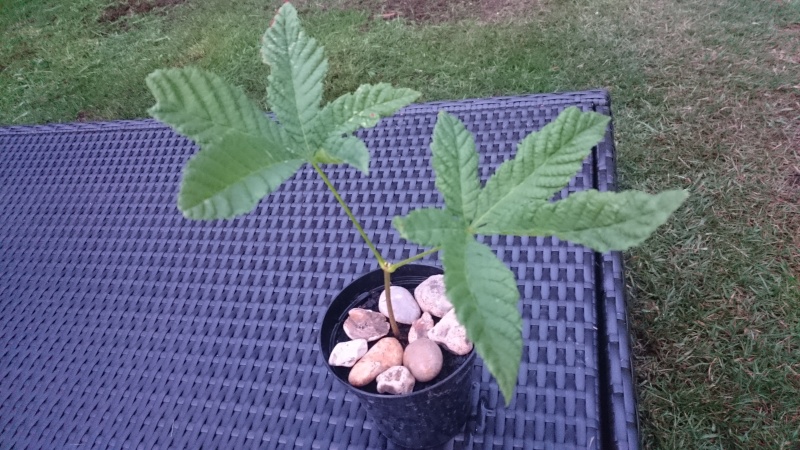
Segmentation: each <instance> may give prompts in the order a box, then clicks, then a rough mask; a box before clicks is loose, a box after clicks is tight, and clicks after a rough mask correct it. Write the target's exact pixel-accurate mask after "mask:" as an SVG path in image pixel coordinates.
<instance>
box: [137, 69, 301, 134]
mask: <svg viewBox="0 0 800 450" xmlns="http://www.w3.org/2000/svg"><path fill="white" fill-rule="evenodd" d="M146 82H147V86H148V87H149V88H150V91H151V92H152V93H153V96H155V98H156V104H155V106H153V107H152V108H150V110H149V111H148V112H149V113H150V115H152V116H153V117H155V118H156V119H158V120H160V121H162V122H165V123H167V124H169V125H171V126H172V127H173V128H175V129H176V130H177V131H178V132H179V133H181V134H182V135H184V136H186V137H188V138H190V139H192V140H194V141H195V142H196V143H197V144H199V145H200V146H203V145H206V144H211V143H214V142H217V141H219V140H220V139H221V138H222V137H223V136H224V135H225V134H226V133H228V132H229V131H231V130H235V131H238V132H240V133H245V134H249V135H252V136H262V137H264V138H265V139H269V140H271V141H274V142H276V143H280V144H279V145H285V142H284V141H285V139H284V135H283V132H282V131H281V130H280V128H279V127H278V126H277V124H275V122H273V121H271V120H270V119H268V118H267V117H266V115H264V112H263V111H261V109H259V107H258V106H256V105H255V104H254V103H253V102H251V101H250V100H249V99H248V98H247V97H246V96H245V94H244V91H242V90H241V89H240V88H238V87H233V86H230V85H229V84H228V83H227V82H225V80H223V79H222V78H220V77H218V76H217V75H214V74H212V73H209V72H205V71H202V70H199V69H194V68H183V69H167V70H156V71H155V72H153V73H151V74H150V75H149V76H148V77H147V80H146Z"/></svg>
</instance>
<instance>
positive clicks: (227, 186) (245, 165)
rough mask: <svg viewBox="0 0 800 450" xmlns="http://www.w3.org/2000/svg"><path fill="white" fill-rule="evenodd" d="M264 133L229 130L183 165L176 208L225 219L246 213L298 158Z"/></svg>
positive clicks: (285, 176) (193, 214)
mask: <svg viewBox="0 0 800 450" xmlns="http://www.w3.org/2000/svg"><path fill="white" fill-rule="evenodd" d="M271 144H272V143H271V142H269V141H267V140H265V139H264V138H262V137H258V136H251V135H248V134H244V133H240V132H236V131H232V132H229V133H227V134H225V136H223V138H222V139H221V140H219V141H218V142H216V143H213V144H210V145H208V146H205V147H203V148H202V149H201V150H200V152H198V153H197V154H196V155H194V156H193V157H192V158H191V159H190V160H189V162H188V163H187V164H186V168H185V169H184V172H183V181H182V183H181V189H180V192H179V193H178V208H179V209H180V210H181V211H182V212H183V214H184V216H186V217H187V218H189V219H205V220H209V219H227V218H231V217H234V216H236V215H239V214H244V213H247V212H250V211H252V210H253V208H255V206H256V205H257V204H258V202H259V200H261V199H262V198H263V197H264V196H266V195H267V194H269V193H271V192H272V191H274V190H275V189H277V188H278V186H280V185H281V183H283V182H284V181H286V179H288V178H289V177H291V176H292V174H294V173H295V172H296V171H297V169H299V168H300V166H301V165H302V164H303V161H302V160H299V159H297V157H296V156H295V155H293V154H291V153H289V152H287V151H286V150H284V149H282V148H280V147H273V146H272V145H271Z"/></svg>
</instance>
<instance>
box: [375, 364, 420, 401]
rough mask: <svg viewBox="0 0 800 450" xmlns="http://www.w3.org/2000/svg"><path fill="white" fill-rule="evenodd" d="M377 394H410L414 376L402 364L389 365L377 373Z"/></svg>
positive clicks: (412, 388)
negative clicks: (384, 370)
mask: <svg viewBox="0 0 800 450" xmlns="http://www.w3.org/2000/svg"><path fill="white" fill-rule="evenodd" d="M377 381H378V393H379V394H395V395H403V394H410V393H411V392H412V391H413V390H414V384H415V380H414V376H412V375H411V372H409V370H408V369H407V368H405V367H403V366H394V367H390V368H388V369H387V370H386V372H383V373H382V374H380V375H378V378H377Z"/></svg>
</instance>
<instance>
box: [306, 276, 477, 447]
mask: <svg viewBox="0 0 800 450" xmlns="http://www.w3.org/2000/svg"><path fill="white" fill-rule="evenodd" d="M441 273H442V270H441V269H439V268H436V267H430V266H423V265H417V264H409V265H406V266H403V267H400V268H399V269H397V271H396V272H395V273H393V274H392V284H394V285H397V286H403V287H405V288H406V289H408V290H410V291H412V292H413V291H414V288H415V287H416V286H417V285H419V284H420V283H422V282H423V281H424V280H425V279H426V278H428V277H429V276H431V275H437V274H441ZM382 291H383V272H382V271H381V270H376V271H374V272H370V273H368V274H366V275H364V276H362V277H361V278H358V279H357V280H355V281H354V282H353V283H351V284H350V285H349V286H347V287H346V288H345V289H344V290H343V291H342V292H341V293H339V295H337V296H336V298H335V299H334V300H333V302H332V303H331V305H330V306H329V307H328V311H327V312H326V313H325V316H324V317H323V319H322V329H321V330H320V347H321V349H322V356H323V357H324V359H325V366H326V367H328V370H330V372H331V373H332V374H333V375H334V377H335V378H336V379H337V380H338V381H339V382H340V383H342V384H343V385H344V386H345V387H346V388H347V389H348V390H350V391H351V392H353V393H354V394H355V395H357V396H358V398H359V399H360V401H361V405H362V406H363V407H364V408H365V409H366V411H367V415H368V417H370V418H371V419H372V420H373V421H374V422H375V425H376V426H377V428H378V430H379V431H380V432H381V433H383V435H384V436H386V437H387V438H388V439H389V440H391V441H392V442H395V443H396V444H399V445H402V446H404V447H411V448H425V447H433V446H437V445H441V444H443V443H445V442H447V441H449V440H450V439H452V438H453V437H454V436H455V435H456V434H458V433H459V432H460V431H461V430H463V428H464V424H465V423H466V421H467V418H468V417H469V412H470V389H471V386H472V373H473V370H472V369H473V365H474V362H475V350H473V351H472V352H470V353H469V354H468V355H465V356H458V357H455V356H453V357H450V355H448V357H449V363H448V360H447V358H448V357H446V360H445V367H444V368H443V370H442V373H441V374H440V375H439V376H438V377H437V378H435V379H433V380H432V381H431V382H430V383H425V384H424V385H422V384H418V387H422V389H420V390H418V391H415V392H412V393H410V394H407V395H384V394H378V393H377V392H375V390H374V382H373V383H372V384H371V385H368V386H366V390H365V389H359V388H356V387H353V386H351V385H350V383H348V382H347V374H348V373H349V371H350V369H349V368H347V367H332V366H330V365H329V364H328V358H329V357H330V354H331V350H333V347H334V346H336V344H337V342H341V341H343V340H348V339H349V338H347V337H346V335H345V334H344V331H343V330H342V324H343V323H344V321H345V319H347V312H348V311H349V310H350V309H352V308H356V307H363V308H370V309H371V308H373V307H374V306H375V305H377V297H378V295H380V293H381V292H382ZM443 353H446V351H445V352H443ZM448 365H449V367H448Z"/></svg>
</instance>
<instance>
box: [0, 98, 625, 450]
mask: <svg viewBox="0 0 800 450" xmlns="http://www.w3.org/2000/svg"><path fill="white" fill-rule="evenodd" d="M571 105H576V106H578V107H580V108H582V109H583V110H587V111H588V110H593V111H597V112H600V113H603V114H608V115H610V103H609V98H608V95H607V93H606V92H603V91H585V92H574V93H564V94H546V95H530V96H522V97H503V98H490V99H476V100H463V101H455V102H438V103H428V104H420V105H413V106H411V107H408V108H406V109H404V110H402V111H401V112H400V113H398V114H397V115H395V116H394V117H391V118H388V119H384V120H383V121H381V122H380V124H379V125H378V126H377V127H375V128H373V129H369V130H362V131H360V132H359V136H361V137H362V138H363V139H364V140H365V141H366V143H367V146H368V147H369V148H370V150H371V152H372V162H371V172H370V175H369V176H368V177H367V176H364V175H362V174H360V173H358V172H357V171H355V170H354V169H351V168H345V167H329V168H328V171H329V176H330V177H331V179H332V181H333V183H334V184H335V185H336V186H337V187H338V189H340V191H341V192H342V195H343V197H344V198H345V199H346V200H347V201H348V202H349V204H350V205H351V207H352V209H353V211H354V213H355V214H356V216H357V217H358V218H359V219H360V220H361V222H362V224H363V225H364V226H365V228H366V229H367V230H368V232H369V233H370V235H371V236H372V238H373V240H374V241H375V243H376V244H377V246H378V247H379V248H380V250H381V252H382V253H383V254H384V256H386V257H387V258H389V259H391V260H400V259H403V258H407V257H409V256H411V255H413V254H415V253H416V252H418V251H419V250H420V249H419V248H418V247H417V246H415V245H413V244H410V243H408V242H405V241H403V240H401V239H400V238H399V237H398V235H397V233H396V232H394V230H393V229H392V228H391V219H392V217H394V216H395V215H403V214H406V213H407V212H408V211H409V210H410V209H413V208H416V207H421V206H433V205H441V204H442V199H441V198H440V196H439V195H438V194H437V193H436V191H435V188H434V182H433V180H434V175H433V171H432V168H431V165H430V150H429V144H430V140H431V134H432V131H433V126H434V123H435V120H436V114H437V112H438V111H439V110H447V111H449V112H451V113H453V114H455V115H457V116H458V117H460V118H461V119H462V120H463V121H464V122H465V124H466V125H467V127H468V128H469V130H470V131H472V132H473V134H474V135H475V139H476V142H477V144H478V147H479V148H478V151H479V154H480V162H481V166H480V167H481V168H480V173H481V178H482V179H483V180H484V181H485V180H486V178H487V177H488V175H489V174H491V173H492V172H493V171H494V170H495V169H496V168H497V166H498V165H499V164H500V163H501V162H503V161H504V160H506V159H508V158H510V157H512V156H513V155H514V153H515V147H516V146H515V144H516V143H517V142H518V141H519V140H520V139H522V138H523V137H524V136H525V135H526V134H527V133H529V132H531V131H534V130H536V129H539V128H541V127H542V126H544V125H545V124H546V123H547V122H549V121H551V120H552V119H554V118H555V117H556V116H557V115H558V113H559V112H560V111H561V110H563V109H564V108H566V107H568V106H571ZM196 150H197V148H196V147H195V146H194V144H193V143H192V142H190V141H188V140H186V139H185V138H183V137H180V136H178V135H176V134H175V133H174V132H173V131H171V130H170V129H169V128H168V127H166V126H164V125H162V124H160V123H158V122H155V121H152V120H141V121H117V122H105V123H91V124H58V125H43V126H30V127H5V128H0V180H2V181H0V448H2V449H6V448H14V449H40V448H43V449H69V448H98V449H106V448H124V449H173V448H192V449H196V448H303V449H305V448H314V449H316V448H318V449H328V448H331V449H382V448H394V447H393V445H392V444H391V443H388V442H387V441H386V440H385V439H384V438H383V437H382V435H380V433H378V432H377V430H376V429H375V428H374V426H372V424H371V423H370V421H369V419H368V418H367V417H366V415H365V413H364V411H363V409H362V408H361V407H360V406H359V404H358V401H357V399H356V398H355V396H353V395H352V394H349V393H347V392H346V391H345V390H344V388H343V387H341V386H339V385H338V383H335V382H334V380H333V379H332V377H331V375H329V374H328V372H327V371H326V369H325V368H324V367H323V365H322V358H321V356H320V352H319V350H318V347H317V333H318V331H319V325H320V321H321V319H322V314H323V311H324V310H325V306H326V304H327V303H328V302H329V301H330V300H331V299H332V298H333V297H334V296H335V295H336V293H337V292H338V291H339V290H341V289H342V288H343V287H344V286H346V285H347V284H348V283H350V282H351V281H352V280H353V279H355V278H356V277H358V276H359V275H362V274H364V273H366V272H368V271H370V270H373V269H374V268H375V261H374V260H373V259H372V255H371V253H370V252H369V251H368V249H367V248H366V247H365V246H364V245H363V244H362V242H361V241H360V238H359V236H358V234H357V233H356V232H355V231H354V230H353V228H352V227H351V225H350V224H349V222H348V221H347V218H346V216H345V215H344V214H343V213H342V212H341V210H340V209H339V206H338V204H337V203H336V202H335V200H334V199H333V197H332V196H331V194H330V193H329V192H328V191H327V190H326V189H325V187H324V185H323V184H322V183H321V182H320V181H319V179H318V178H317V177H316V175H315V174H314V172H313V170H311V169H310V168H308V167H304V168H303V169H301V170H300V172H299V173H298V174H296V175H295V176H294V177H293V178H292V179H290V180H289V181H288V182H287V183H285V184H284V185H283V186H282V187H281V188H280V189H279V190H278V191H277V192H275V193H273V194H272V195H271V196H270V197H268V198H267V199H266V200H264V201H262V202H261V203H260V204H259V206H258V208H257V210H256V211H255V212H254V213H251V214H248V215H246V216H243V217H240V218H238V219H235V220H232V221H213V222H193V221H188V220H186V219H184V218H183V217H182V216H181V214H180V213H179V212H178V210H177V208H176V206H175V198H176V194H177V190H178V186H179V181H180V171H181V168H182V166H183V165H184V163H185V162H186V160H187V159H188V158H189V157H190V156H191V155H192V154H193V153H194V152H195V151H196ZM614 167H615V165H614V143H613V135H612V130H611V128H609V131H608V134H607V136H606V138H605V140H604V141H603V142H602V143H600V144H599V145H598V146H597V147H596V148H595V149H594V151H593V153H592V155H590V156H589V157H588V158H587V160H586V161H585V163H584V166H583V169H582V171H581V172H580V173H579V174H578V175H577V176H576V177H575V178H574V179H573V180H572V182H571V183H570V186H569V187H568V188H567V189H566V190H565V191H564V192H562V193H560V194H559V195H564V194H565V193H566V192H567V191H577V190H582V189H589V188H596V189H599V190H614V189H615V177H616V175H615V171H614ZM483 241H484V242H485V243H487V244H489V245H491V247H492V248H493V249H494V250H495V252H496V253H497V255H498V256H499V257H500V258H501V259H502V260H504V261H505V262H506V263H507V264H508V265H509V266H510V267H511V269H512V271H513V272H514V274H515V275H516V277H517V279H518V285H519V289H520V293H521V299H522V300H521V303H520V311H521V312H522V315H523V330H522V333H523V339H524V342H525V346H524V348H523V360H522V366H521V368H520V372H519V377H518V384H517V387H516V391H515V396H514V398H513V401H512V403H511V405H510V406H509V407H505V406H504V404H503V399H502V396H501V395H500V393H499V390H498V388H497V384H496V383H495V381H494V380H493V379H492V378H491V377H490V376H489V374H488V372H487V371H486V369H485V368H484V367H483V363H482V361H481V360H480V358H478V359H477V360H476V363H475V366H476V367H475V370H474V371H473V373H474V381H473V389H472V415H471V417H470V419H469V421H468V423H467V425H466V427H465V429H464V431H463V433H461V434H459V435H458V436H457V437H456V438H455V439H453V440H452V441H451V442H449V443H448V444H447V445H445V448H453V449H489V448H491V449H549V448H558V449H611V448H619V449H628V448H638V427H637V419H636V402H635V395H634V386H633V376H632V366H631V357H630V343H629V335H628V329H627V323H628V321H627V320H628V319H627V315H626V310H625V298H624V284H623V266H622V259H621V256H620V254H619V253H614V252H612V253H606V254H598V253H595V252H593V251H591V250H589V249H586V248H584V247H581V246H576V245H572V244H569V243H566V242H560V241H558V240H557V239H550V238H546V239H545V238H527V237H521V238H520V237H486V238H483ZM422 262H423V263H427V264H431V265H440V264H439V261H438V259H437V257H436V256H430V257H427V258H426V259H424V260H423V261H422Z"/></svg>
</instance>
